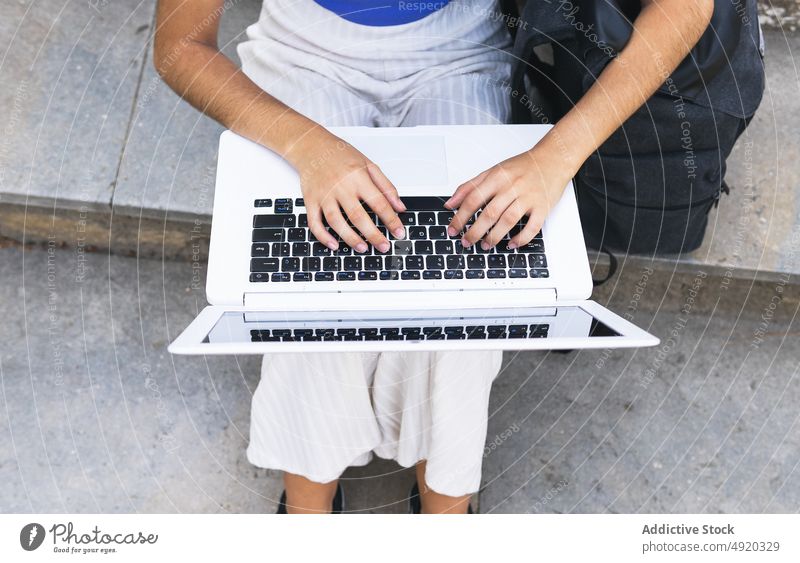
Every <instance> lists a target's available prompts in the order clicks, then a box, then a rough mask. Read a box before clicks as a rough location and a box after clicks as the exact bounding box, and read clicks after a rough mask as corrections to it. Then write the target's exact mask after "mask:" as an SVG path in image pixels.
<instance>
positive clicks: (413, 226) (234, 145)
mask: <svg viewBox="0 0 800 563" xmlns="http://www.w3.org/2000/svg"><path fill="white" fill-rule="evenodd" d="M548 127H549V126H546V125H476V126H425V127H403V128H368V127H344V128H333V129H332V131H333V132H334V133H335V134H336V135H338V136H339V137H341V138H343V139H345V140H347V141H348V142H349V143H351V144H352V145H353V146H355V147H356V148H358V149H359V150H360V151H362V152H363V153H364V154H365V155H366V156H367V157H369V158H370V159H371V160H372V161H374V162H375V163H376V164H378V165H379V166H380V167H381V169H382V170H383V171H384V173H385V174H386V175H387V176H388V177H389V179H390V180H391V181H392V182H393V183H394V185H395V186H396V187H397V189H398V191H399V193H400V197H401V198H402V199H403V201H404V203H405V204H406V207H407V208H408V210H407V212H405V213H403V214H401V219H402V221H403V223H404V224H405V225H406V237H405V238H404V239H401V240H397V239H394V238H393V237H391V236H388V238H389V240H390V241H391V243H392V248H391V249H390V250H389V252H388V253H385V254H381V253H379V252H378V251H377V249H374V248H372V247H370V248H369V250H368V251H367V252H366V253H365V254H358V253H356V252H354V251H353V250H352V249H350V248H349V247H347V246H346V245H345V244H344V243H340V244H341V246H340V248H339V250H338V251H335V252H334V251H331V250H330V249H328V248H326V247H325V246H324V245H322V244H321V243H319V242H317V241H316V239H315V238H314V236H313V234H312V233H311V231H310V230H309V229H308V226H307V218H306V214H305V207H304V205H303V200H302V193H301V191H300V185H299V181H298V176H297V173H296V172H295V171H294V169H293V168H292V167H291V166H290V165H289V164H288V163H286V162H285V161H284V160H283V159H281V158H280V157H279V156H277V155H276V154H274V153H272V152H271V151H269V150H267V149H265V148H263V147H261V146H259V145H257V144H255V143H252V142H250V141H248V140H246V139H244V138H242V137H239V136H237V135H235V134H234V133H231V132H229V131H227V132H225V133H223V134H222V136H221V138H220V146H219V162H218V167H217V180H216V192H215V197H214V213H213V220H212V228H211V247H210V253H209V263H208V279H207V282H206V291H207V298H208V301H209V303H210V305H209V306H208V307H206V308H205V309H204V310H203V311H202V312H201V313H200V315H198V316H197V318H196V319H195V320H194V321H193V322H192V323H191V324H190V325H189V327H188V328H187V329H186V330H184V331H183V333H182V334H181V335H180V336H179V337H178V338H177V339H176V340H175V341H174V342H173V343H172V344H171V345H170V347H169V350H170V352H172V353H175V354H267V353H277V352H309V353H311V352H322V351H326V352H331V351H341V352H345V351H401V350H406V351H414V350H417V351H422V350H446V349H447V350H449V349H454V350H457V349H501V350H527V349H531V350H533V349H575V348H619V347H634V346H653V345H656V344H658V339H657V338H655V337H654V336H652V335H650V334H648V333H647V332H645V331H643V330H641V329H639V328H638V327H636V326H634V325H633V324H631V323H629V322H628V321H626V320H625V319H623V318H621V317H619V316H618V315H616V314H614V313H612V312H611V311H609V310H608V309H606V308H604V307H602V306H600V305H599V304H597V303H595V302H593V301H590V300H589V297H590V296H591V292H592V279H591V274H590V270H589V261H588V258H587V253H586V248H585V245H584V240H583V234H582V231H581V225H580V219H579V217H578V209H577V205H576V201H575V195H574V193H573V189H572V187H571V186H569V187H568V188H567V189H566V190H565V191H564V195H563V197H562V199H561V201H560V202H559V203H558V205H557V206H556V207H555V208H554V209H553V210H552V212H551V213H550V215H549V217H548V218H547V220H546V222H545V224H544V227H543V228H542V232H541V233H540V234H539V235H538V236H537V237H536V238H535V239H534V240H533V241H532V242H531V243H530V244H528V245H526V246H525V247H522V248H519V249H512V250H509V249H508V248H507V247H506V243H507V240H505V241H503V242H501V243H500V244H499V245H498V246H497V247H495V248H493V249H491V250H490V251H488V252H486V251H483V250H481V248H480V245H473V246H472V247H471V248H467V249H465V248H463V247H462V246H461V245H460V243H459V240H460V237H448V235H447V232H446V226H447V223H448V222H449V220H450V218H451V217H452V212H450V211H448V210H446V209H445V208H444V207H443V205H442V203H443V202H444V201H445V200H446V199H447V198H448V197H449V196H450V195H451V194H452V193H453V191H454V190H455V188H456V187H457V186H458V185H460V184H461V183H463V182H465V181H467V180H469V179H471V178H472V177H474V176H476V175H477V174H479V173H480V172H482V171H483V170H485V169H487V168H489V167H490V166H492V165H494V164H496V163H498V162H500V161H502V160H504V159H506V158H508V157H510V156H513V155H516V154H519V153H521V152H523V151H525V150H527V149H529V148H530V147H531V146H533V145H534V144H535V143H536V142H537V141H538V140H539V139H540V138H541V137H542V136H543V135H544V134H545V133H546V132H547V130H548ZM385 234H388V233H386V232H385Z"/></svg>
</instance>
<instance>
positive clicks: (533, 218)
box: [508, 211, 544, 248]
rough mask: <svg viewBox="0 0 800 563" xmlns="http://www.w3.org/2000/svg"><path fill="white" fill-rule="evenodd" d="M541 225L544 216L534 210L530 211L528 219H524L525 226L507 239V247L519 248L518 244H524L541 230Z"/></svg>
mask: <svg viewBox="0 0 800 563" xmlns="http://www.w3.org/2000/svg"><path fill="white" fill-rule="evenodd" d="M542 225H544V217H542V216H541V215H539V214H538V213H536V212H535V211H534V212H532V213H531V214H530V216H529V217H528V220H527V221H525V226H524V227H522V230H521V231H520V232H519V233H517V234H516V235H514V236H513V237H511V240H510V241H508V247H509V248H519V247H520V246H525V245H526V244H528V243H529V242H530V241H532V240H533V237H535V236H536V234H537V233H538V232H539V231H541V230H542Z"/></svg>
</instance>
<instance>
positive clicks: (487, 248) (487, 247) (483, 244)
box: [481, 241, 490, 250]
mask: <svg viewBox="0 0 800 563" xmlns="http://www.w3.org/2000/svg"><path fill="white" fill-rule="evenodd" d="M481 248H482V249H484V250H489V248H490V247H489V243H488V242H486V241H483V242H482V243H481Z"/></svg>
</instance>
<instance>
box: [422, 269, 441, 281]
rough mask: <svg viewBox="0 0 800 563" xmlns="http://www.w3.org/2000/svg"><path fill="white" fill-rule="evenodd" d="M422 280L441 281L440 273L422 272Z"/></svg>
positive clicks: (434, 271)
mask: <svg viewBox="0 0 800 563" xmlns="http://www.w3.org/2000/svg"><path fill="white" fill-rule="evenodd" d="M422 279H423V280H440V279H442V272H441V271H440V270H425V271H424V272H422Z"/></svg>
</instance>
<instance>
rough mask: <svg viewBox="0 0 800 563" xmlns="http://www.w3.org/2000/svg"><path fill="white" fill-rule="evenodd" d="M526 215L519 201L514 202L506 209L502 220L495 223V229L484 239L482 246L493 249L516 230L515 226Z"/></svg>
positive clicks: (501, 217)
mask: <svg viewBox="0 0 800 563" xmlns="http://www.w3.org/2000/svg"><path fill="white" fill-rule="evenodd" d="M524 215H525V214H524V213H523V211H522V206H520V204H519V200H514V201H512V202H511V204H510V205H509V206H508V207H507V208H506V210H505V211H504V212H503V214H502V215H501V216H500V219H499V220H498V221H497V223H495V225H494V227H492V229H491V230H490V231H489V232H488V233H487V234H486V236H484V237H483V242H481V244H483V245H485V246H484V248H491V247H492V246H495V245H496V244H497V243H499V242H500V241H501V240H503V237H504V236H506V234H508V232H509V231H510V230H511V229H513V228H514V225H516V224H517V223H519V220H520V219H521V218H522V217H523V216H524Z"/></svg>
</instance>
